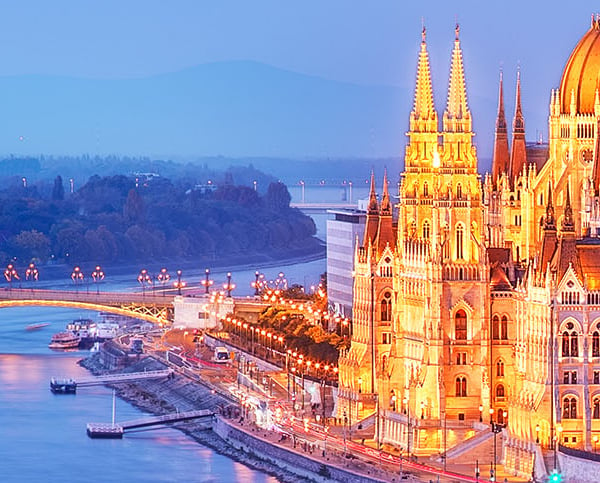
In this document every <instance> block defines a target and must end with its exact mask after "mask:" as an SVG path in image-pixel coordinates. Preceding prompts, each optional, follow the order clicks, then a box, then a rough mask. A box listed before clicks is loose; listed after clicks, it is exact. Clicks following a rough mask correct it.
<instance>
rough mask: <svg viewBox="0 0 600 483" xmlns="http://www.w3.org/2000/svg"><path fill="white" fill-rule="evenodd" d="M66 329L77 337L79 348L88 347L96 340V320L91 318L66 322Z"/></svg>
mask: <svg viewBox="0 0 600 483" xmlns="http://www.w3.org/2000/svg"><path fill="white" fill-rule="evenodd" d="M66 331H67V332H70V333H71V334H73V335H74V336H75V337H77V339H78V340H79V348H80V349H89V348H90V347H92V346H93V345H94V342H95V341H96V322H94V321H93V320H92V319H81V318H80V319H75V320H73V321H72V322H70V323H68V324H67V329H66Z"/></svg>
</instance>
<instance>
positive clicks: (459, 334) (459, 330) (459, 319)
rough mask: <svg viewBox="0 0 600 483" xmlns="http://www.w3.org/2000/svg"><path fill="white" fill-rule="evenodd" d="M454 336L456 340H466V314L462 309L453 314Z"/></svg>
mask: <svg viewBox="0 0 600 483" xmlns="http://www.w3.org/2000/svg"><path fill="white" fill-rule="evenodd" d="M454 336H455V338H456V340H467V314H466V313H465V311H464V310H462V309H461V310H459V311H458V312H456V315H455V316H454Z"/></svg>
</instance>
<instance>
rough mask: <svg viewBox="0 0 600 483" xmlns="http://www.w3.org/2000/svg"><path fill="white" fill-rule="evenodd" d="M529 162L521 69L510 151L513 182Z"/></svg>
mask: <svg viewBox="0 0 600 483" xmlns="http://www.w3.org/2000/svg"><path fill="white" fill-rule="evenodd" d="M526 164H527V152H526V150H525V118H524V117H523V111H522V109H521V71H518V72H517V96H516V102H515V118H514V119H513V138H512V151H511V153H510V169H509V175H510V176H509V178H510V181H511V182H513V181H514V180H515V178H516V177H517V176H519V175H520V174H521V172H522V171H523V166H525V165H526Z"/></svg>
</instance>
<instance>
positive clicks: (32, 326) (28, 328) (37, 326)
mask: <svg viewBox="0 0 600 483" xmlns="http://www.w3.org/2000/svg"><path fill="white" fill-rule="evenodd" d="M49 325H50V324H49V323H48V322H43V323H41V324H29V325H28V326H27V327H25V330H38V329H41V328H42V327H47V326H49Z"/></svg>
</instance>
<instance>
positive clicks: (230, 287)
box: [223, 272, 235, 298]
mask: <svg viewBox="0 0 600 483" xmlns="http://www.w3.org/2000/svg"><path fill="white" fill-rule="evenodd" d="M223 288H224V289H225V290H227V297H228V298H231V291H232V290H233V289H234V288H235V283H231V272H227V283H224V284H223Z"/></svg>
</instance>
